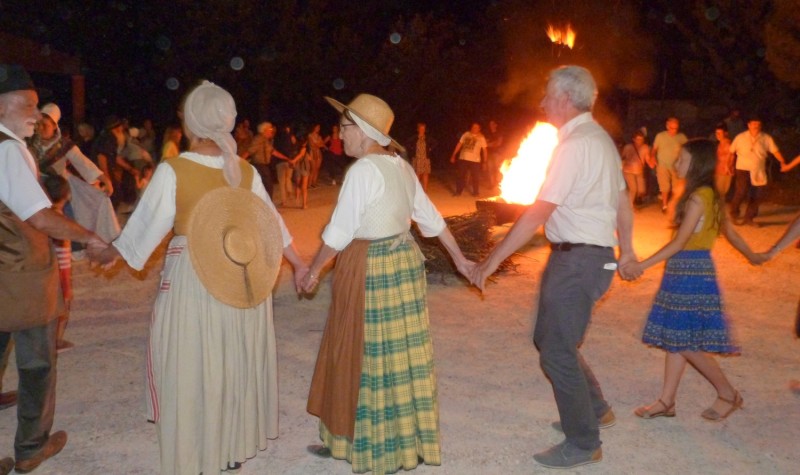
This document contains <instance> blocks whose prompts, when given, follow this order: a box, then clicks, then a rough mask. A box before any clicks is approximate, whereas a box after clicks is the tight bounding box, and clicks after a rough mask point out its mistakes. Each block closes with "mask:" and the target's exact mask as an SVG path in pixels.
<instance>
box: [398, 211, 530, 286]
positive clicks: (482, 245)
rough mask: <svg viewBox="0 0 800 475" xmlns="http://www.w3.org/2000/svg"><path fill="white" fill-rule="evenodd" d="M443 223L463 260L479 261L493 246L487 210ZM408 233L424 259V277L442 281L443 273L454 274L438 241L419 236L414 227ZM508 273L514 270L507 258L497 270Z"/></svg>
mask: <svg viewBox="0 0 800 475" xmlns="http://www.w3.org/2000/svg"><path fill="white" fill-rule="evenodd" d="M444 220H445V222H446V223H447V227H448V228H450V232H452V233H453V237H454V238H455V239H456V242H457V243H458V246H459V247H460V248H461V252H463V253H464V256H465V257H466V258H467V259H470V260H472V261H475V262H480V261H481V260H483V258H484V257H486V256H487V255H488V254H489V252H491V250H492V248H493V247H494V244H493V243H492V233H491V227H492V226H493V222H494V218H493V216H492V214H491V212H490V211H487V210H478V211H476V212H474V213H468V214H462V215H458V216H448V217H446V218H444ZM411 233H412V234H413V235H414V239H415V240H416V241H417V244H419V248H420V250H421V251H422V254H423V255H424V256H425V270H426V271H427V272H428V274H440V276H441V277H442V279H444V275H445V274H448V273H451V274H457V273H458V270H456V266H455V265H454V264H453V262H452V261H451V260H450V256H449V255H448V254H447V251H446V250H445V249H444V246H442V244H441V243H440V242H439V239H438V238H426V237H422V235H421V234H419V231H418V230H417V228H416V227H412V228H411ZM510 270H516V265H515V264H514V263H513V262H512V261H511V259H510V258H509V259H506V260H505V261H504V262H503V263H502V264H500V267H499V268H498V272H507V271H510Z"/></svg>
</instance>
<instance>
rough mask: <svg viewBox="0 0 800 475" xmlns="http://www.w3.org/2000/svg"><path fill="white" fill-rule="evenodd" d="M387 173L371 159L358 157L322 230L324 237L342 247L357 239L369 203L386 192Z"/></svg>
mask: <svg viewBox="0 0 800 475" xmlns="http://www.w3.org/2000/svg"><path fill="white" fill-rule="evenodd" d="M384 186H385V185H384V182H383V176H382V175H381V173H380V171H379V170H378V169H377V167H375V165H373V164H372V163H370V162H369V161H368V160H358V161H357V162H355V163H354V164H353V165H352V166H351V167H350V170H349V171H348V172H347V175H345V179H344V183H342V190H341V191H340V192H339V199H338V201H337V203H336V208H335V209H334V210H333V215H331V221H330V222H329V223H328V225H327V226H326V227H325V230H324V231H323V232H322V241H323V242H324V243H325V244H326V245H327V246H329V247H331V248H333V249H336V250H337V251H341V250H342V249H344V248H345V247H347V245H348V244H350V241H352V240H353V236H355V233H356V231H357V230H358V228H359V227H360V226H361V223H362V222H363V219H364V213H365V211H366V209H367V204H369V203H371V202H372V201H373V200H374V199H376V197H379V196H380V194H381V193H383V188H384Z"/></svg>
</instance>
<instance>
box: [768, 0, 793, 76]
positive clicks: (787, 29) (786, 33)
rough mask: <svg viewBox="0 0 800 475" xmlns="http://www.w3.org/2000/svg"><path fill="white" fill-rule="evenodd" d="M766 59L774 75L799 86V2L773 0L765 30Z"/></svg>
mask: <svg viewBox="0 0 800 475" xmlns="http://www.w3.org/2000/svg"><path fill="white" fill-rule="evenodd" d="M765 39H766V44H767V62H768V63H769V67H770V69H771V70H772V72H773V73H774V74H775V76H776V77H777V78H778V79H780V80H781V81H783V82H785V83H786V84H788V85H789V86H791V87H792V88H794V89H800V68H798V65H800V3H798V2H797V1H796V0H775V8H774V10H773V11H772V14H771V15H770V17H769V20H768V21H767V25H766V30H765Z"/></svg>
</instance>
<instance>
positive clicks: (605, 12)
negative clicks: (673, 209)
mask: <svg viewBox="0 0 800 475" xmlns="http://www.w3.org/2000/svg"><path fill="white" fill-rule="evenodd" d="M732 3H734V4H738V3H740V2H713V1H710V2H709V1H704V2H693V1H667V0H664V1H662V0H652V1H615V2H608V1H588V2H586V1H571V0H564V1H555V0H548V1H541V2H535V1H533V2H532V1H530V0H525V1H523V0H508V1H494V2H479V1H471V2H465V1H431V2H426V1H419V0H418V1H402V0H396V1H365V2H349V1H342V0H305V1H293V0H271V1H268V2H267V1H256V0H237V1H233V0H225V1H223V0H210V1H209V0H206V1H194V0H191V1H187V0H172V1H167V2H164V1H152V0H138V1H133V0H103V1H101V0H80V1H76V0H70V1H59V2H52V1H40V0H27V1H24V0H23V1H20V0H17V1H8V0H0V29H2V31H4V32H7V33H11V34H14V35H16V36H19V37H23V38H27V39H31V40H35V41H37V42H39V43H41V44H42V46H43V54H46V51H47V49H48V48H53V49H57V50H59V51H63V52H65V53H68V54H72V55H77V56H79V57H80V58H81V64H82V68H83V73H84V75H85V77H86V102H87V104H86V105H87V116H88V117H89V118H90V119H91V120H92V121H93V122H95V123H96V124H97V123H100V122H101V121H102V118H103V117H105V116H106V115H108V114H112V113H114V114H118V115H122V116H126V117H129V118H130V119H131V121H132V122H134V123H136V122H138V121H141V120H142V119H143V118H145V117H150V118H154V119H155V120H156V122H157V123H158V124H165V123H167V122H171V121H174V120H175V115H174V111H175V109H176V108H177V107H178V102H179V100H180V97H181V96H182V95H183V94H184V93H185V92H186V89H187V88H188V87H190V86H191V85H192V84H194V83H196V81H198V80H199V79H201V78H207V79H210V80H212V81H215V82H217V83H218V84H220V85H222V86H223V87H225V88H227V89H228V90H230V91H231V93H232V94H233V95H234V97H235V99H236V101H237V107H238V109H239V115H240V117H245V116H246V117H249V118H251V121H257V120H262V119H265V118H266V119H270V120H273V121H275V122H293V123H307V124H308V123H311V122H316V121H321V122H323V123H327V122H330V121H331V120H332V116H331V115H330V112H329V111H328V110H327V108H326V106H325V104H324V102H323V101H322V96H323V95H332V96H335V97H337V98H340V99H342V100H345V101H346V100H349V99H350V98H352V97H353V96H354V95H355V94H357V93H358V92H372V93H375V94H378V95H380V96H382V97H384V98H385V99H387V101H388V102H389V103H390V104H391V105H392V106H393V108H395V112H396V115H397V116H398V122H397V123H398V127H399V128H400V129H401V130H404V131H405V130H408V131H410V130H412V124H413V123H414V122H415V121H416V120H426V121H428V122H429V123H433V124H436V125H438V127H436V128H439V129H441V130H445V131H447V132H446V133H447V135H450V134H451V133H454V132H455V131H457V130H460V129H462V128H465V127H467V126H468V124H469V122H471V121H473V120H478V121H486V120H488V119H489V118H493V117H500V118H501V119H503V118H506V119H507V120H509V121H510V120H516V121H518V120H520V119H519V118H520V117H526V116H531V117H533V116H535V115H536V113H537V111H538V107H537V104H538V101H539V99H540V98H541V93H542V87H543V83H544V79H545V77H546V73H547V71H548V70H549V69H551V68H552V67H554V66H556V65H558V64H561V63H569V62H574V63H577V64H582V65H585V66H587V67H589V68H590V69H591V70H592V71H593V73H594V74H595V76H596V77H597V79H598V83H599V84H600V87H601V96H602V97H603V98H604V107H606V108H607V109H608V110H609V111H610V114H616V115H619V114H620V113H624V110H625V108H626V107H627V104H628V103H629V101H631V100H635V99H637V98H653V99H673V98H680V99H689V100H695V101H699V102H714V103H716V104H720V105H732V104H737V105H741V106H742V107H743V108H747V107H749V106H750V105H751V104H758V103H759V102H761V101H762V100H763V98H762V97H760V96H758V94H757V92H758V91H756V89H759V88H762V89H764V88H765V87H764V86H765V85H766V86H768V87H766V88H765V89H771V90H772V91H773V92H774V91H777V92H774V94H773V96H774V95H775V94H783V95H782V96H780V97H781V98H782V100H783V99H785V100H783V102H782V103H786V101H788V104H789V105H788V106H787V107H784V109H787V110H786V111H783V112H782V113H783V114H793V113H795V112H796V110H797V107H796V104H795V102H796V100H792V99H791V98H792V97H794V96H796V95H797V94H795V93H796V91H792V90H791V89H790V88H787V87H785V86H784V84H783V83H782V82H781V81H778V80H777V79H776V78H775V77H774V75H773V74H772V73H771V72H770V70H769V67H768V64H767V61H766V60H765V56H766V51H767V45H766V43H765V40H764V38H763V37H764V35H763V29H764V24H765V23H766V22H767V21H768V20H769V18H770V14H771V12H772V4H773V3H774V2H765V1H758V0H756V1H753V2H748V5H747V6H746V7H740V6H737V5H731V4H732ZM741 3H744V2H741ZM567 23H569V24H571V26H572V27H573V28H574V29H575V30H576V31H577V35H578V36H577V44H576V46H575V48H574V49H573V50H569V49H567V48H563V47H555V46H553V45H552V44H551V43H550V41H549V40H548V39H547V37H546V35H545V29H546V27H547V25H548V24H553V25H556V26H560V25H566V24H567ZM760 32H761V33H760ZM1 55H2V53H0V57H2V56H1ZM723 65H724V66H723ZM734 70H735V72H736V74H732V73H731V71H734ZM35 78H36V79H37V81H39V82H43V83H45V85H46V86H47V87H48V88H50V89H52V91H53V97H52V99H51V100H56V101H59V102H61V103H64V104H65V111H66V114H65V115H67V116H68V115H69V112H70V111H69V104H68V102H69V87H70V84H69V79H68V78H65V77H58V76H55V77H53V76H49V75H35ZM757 86H759V87H757ZM773 99H774V98H773ZM620 111H622V112H620Z"/></svg>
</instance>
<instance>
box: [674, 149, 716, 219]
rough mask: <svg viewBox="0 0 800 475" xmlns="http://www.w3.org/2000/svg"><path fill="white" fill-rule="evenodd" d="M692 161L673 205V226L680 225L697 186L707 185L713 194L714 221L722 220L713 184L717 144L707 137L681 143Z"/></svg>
mask: <svg viewBox="0 0 800 475" xmlns="http://www.w3.org/2000/svg"><path fill="white" fill-rule="evenodd" d="M683 149H684V150H686V151H687V152H688V153H689V155H691V156H692V162H691V163H690V164H689V170H688V171H687V172H686V187H685V189H684V191H683V195H681V198H680V200H678V205H677V206H676V207H675V226H676V227H678V226H680V224H681V222H682V221H683V217H684V214H685V213H686V203H687V202H688V201H689V199H690V198H691V197H692V194H694V192H695V191H697V189H698V188H702V187H704V186H707V187H709V188H711V191H712V192H713V194H714V201H713V203H712V205H713V207H714V221H715V222H716V223H717V224H719V222H720V221H721V220H722V207H721V206H720V197H719V192H717V187H716V186H714V173H715V171H716V168H717V144H716V142H714V141H713V140H709V139H692V140H690V141H688V142H686V143H685V144H684V145H683Z"/></svg>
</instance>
